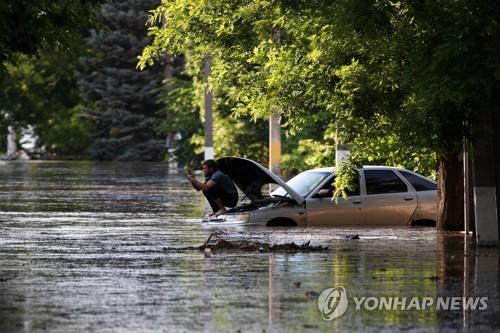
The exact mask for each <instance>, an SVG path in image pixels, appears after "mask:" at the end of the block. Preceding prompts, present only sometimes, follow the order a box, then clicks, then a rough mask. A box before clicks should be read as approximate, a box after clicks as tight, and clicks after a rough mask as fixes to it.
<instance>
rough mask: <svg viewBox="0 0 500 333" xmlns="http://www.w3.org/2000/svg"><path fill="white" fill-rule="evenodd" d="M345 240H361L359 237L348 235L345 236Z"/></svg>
mask: <svg viewBox="0 0 500 333" xmlns="http://www.w3.org/2000/svg"><path fill="white" fill-rule="evenodd" d="M345 238H348V239H359V235H347V236H345Z"/></svg>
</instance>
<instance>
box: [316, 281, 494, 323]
mask: <svg viewBox="0 0 500 333" xmlns="http://www.w3.org/2000/svg"><path fill="white" fill-rule="evenodd" d="M351 299H352V301H353V302H354V309H355V311H360V310H367V311H375V310H382V311H384V310H385V311H426V310H437V311H459V310H461V311H464V310H465V311H484V310H486V309H487V308H488V297H454V296H450V297H401V296H381V297H373V296H370V297H352V298H351ZM348 306H349V299H348V297H347V291H346V289H345V288H344V287H342V286H338V287H335V288H328V289H325V290H323V292H322V293H321V294H320V295H319V297H318V308H319V311H320V312H321V316H322V317H323V319H324V320H327V321H331V320H333V319H335V318H338V317H340V316H342V315H343V314H344V313H345V312H346V311H347V308H348Z"/></svg>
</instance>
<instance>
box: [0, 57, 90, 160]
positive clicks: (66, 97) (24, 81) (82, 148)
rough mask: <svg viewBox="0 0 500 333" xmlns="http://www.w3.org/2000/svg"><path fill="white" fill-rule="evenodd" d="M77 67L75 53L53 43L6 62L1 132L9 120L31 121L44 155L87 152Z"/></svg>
mask: <svg viewBox="0 0 500 333" xmlns="http://www.w3.org/2000/svg"><path fill="white" fill-rule="evenodd" d="M77 67H78V60H77V59H75V58H74V57H73V55H72V54H70V53H67V52H63V51H59V50H57V49H55V50H54V49H49V48H47V49H44V50H42V51H40V55H39V56H37V57H34V56H26V55H18V59H17V64H16V65H15V66H14V65H12V64H6V69H7V73H8V76H7V77H6V78H5V79H4V80H3V81H2V83H1V86H2V89H1V93H0V96H1V98H0V110H3V113H4V117H2V119H0V122H2V123H3V124H4V130H3V131H0V133H2V134H1V136H2V137H3V136H5V133H6V130H5V128H6V126H7V125H9V124H12V125H15V126H16V127H17V128H21V127H27V126H28V125H31V126H32V127H33V129H34V131H35V133H36V135H37V136H38V139H39V140H38V142H37V144H38V147H36V148H35V151H38V153H39V154H41V156H42V157H60V156H73V157H75V156H79V157H82V156H85V155H86V150H87V148H88V145H89V143H90V139H89V137H88V136H87V134H86V132H87V131H88V130H89V124H88V123H86V122H85V121H84V120H83V119H81V118H80V117H79V116H78V114H79V112H78V110H79V103H80V102H81V101H80V98H79V95H78V89H77V86H76V78H75V74H74V71H75V70H76V68H77ZM1 147H2V148H3V147H5V145H3V146H1Z"/></svg>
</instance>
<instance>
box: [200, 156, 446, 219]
mask: <svg viewBox="0 0 500 333" xmlns="http://www.w3.org/2000/svg"><path fill="white" fill-rule="evenodd" d="M217 163H218V165H219V170H221V171H222V172H224V173H225V174H226V175H228V176H229V177H230V178H231V179H232V181H233V182H234V183H235V185H236V186H237V187H238V188H239V190H240V191H241V192H242V196H243V198H242V200H241V201H240V203H239V204H238V205H237V206H236V207H234V208H232V209H230V210H228V211H227V213H226V214H223V215H220V216H217V217H213V216H205V217H204V218H203V223H204V224H205V225H207V226H212V225H219V226H221V225H223V226H230V225H240V226H242V225H260V226H285V227H289V226H301V227H315V226H363V225H366V226H375V225H425V226H435V224H436V217H437V200H436V197H437V186H436V182H434V181H433V180H431V179H428V178H426V177H424V176H422V175H420V174H417V173H415V172H412V171H410V170H406V169H403V168H397V167H388V166H363V167H362V168H360V169H359V170H358V171H359V177H357V179H356V180H355V184H354V186H353V188H354V190H352V191H350V192H348V193H347V194H348V196H347V197H346V198H343V197H339V198H337V199H333V198H332V197H333V182H334V180H335V168H318V169H312V170H307V171H304V172H302V173H299V174H298V175H297V176H295V177H293V178H292V179H290V180H289V181H288V182H286V183H285V182H284V181H283V180H282V179H281V178H280V177H278V176H277V175H275V174H273V173H272V172H271V171H269V170H268V169H267V168H265V167H264V166H263V165H261V164H259V163H257V162H255V161H252V160H249V159H245V158H239V157H223V158H220V159H218V160H217ZM273 185H274V186H279V187H278V188H277V189H275V190H274V191H272V192H269V187H270V186H273Z"/></svg>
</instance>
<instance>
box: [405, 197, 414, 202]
mask: <svg viewBox="0 0 500 333" xmlns="http://www.w3.org/2000/svg"><path fill="white" fill-rule="evenodd" d="M405 200H406V201H412V200H413V197H405Z"/></svg>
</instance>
